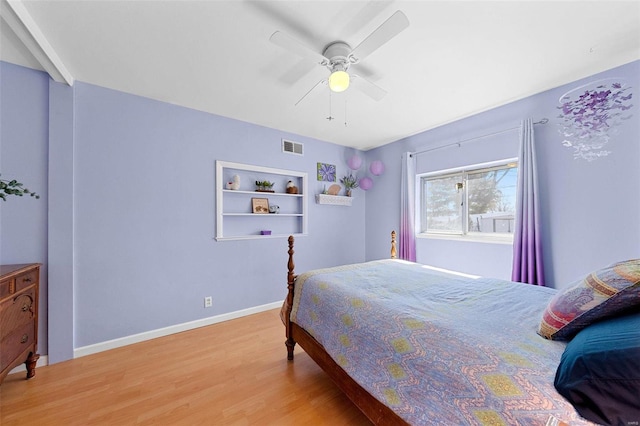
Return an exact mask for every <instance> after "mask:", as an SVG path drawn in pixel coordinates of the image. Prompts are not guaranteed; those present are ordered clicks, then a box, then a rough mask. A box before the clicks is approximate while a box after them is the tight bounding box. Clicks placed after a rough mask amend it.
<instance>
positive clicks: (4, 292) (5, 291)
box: [0, 278, 16, 300]
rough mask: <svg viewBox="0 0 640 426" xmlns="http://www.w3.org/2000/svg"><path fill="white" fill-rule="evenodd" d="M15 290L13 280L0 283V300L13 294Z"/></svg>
mask: <svg viewBox="0 0 640 426" xmlns="http://www.w3.org/2000/svg"><path fill="white" fill-rule="evenodd" d="M15 288H16V281H15V280H14V279H13V278H9V279H8V280H2V281H0V300H2V299H4V298H5V297H6V296H8V295H10V294H11V293H12V292H14V291H15V290H14V289H15Z"/></svg>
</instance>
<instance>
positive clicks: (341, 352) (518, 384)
mask: <svg viewBox="0 0 640 426" xmlns="http://www.w3.org/2000/svg"><path fill="white" fill-rule="evenodd" d="M554 293H555V290H553V289H549V288H544V287H537V286H531V285H526V284H518V283H511V282H508V281H502V280H495V279H484V278H470V277H464V276H460V275H454V274H449V273H446V272H442V271H438V270H434V269H430V268H428V267H425V266H424V265H419V264H414V263H409V262H404V261H400V260H380V261H374V262H368V263H362V264H356V265H348V266H342V267H336V268H329V269H322V270H315V271H310V272H308V273H305V274H301V275H300V276H299V277H298V278H297V281H296V292H295V298H294V303H293V310H292V313H291V319H292V321H293V322H295V323H297V324H298V325H300V326H302V327H303V328H304V329H306V330H307V331H308V332H309V333H310V334H311V335H312V336H313V337H314V338H315V339H316V340H318V341H319V342H320V343H321V344H322V345H323V346H324V347H325V349H326V350H327V352H328V353H329V355H330V356H331V357H332V358H333V359H334V360H335V361H336V362H337V363H338V364H339V365H340V366H341V367H342V368H343V369H344V370H345V371H346V372H347V373H348V374H349V375H350V376H351V377H353V378H354V379H355V380H356V381H357V382H358V383H359V384H360V385H361V386H362V387H364V388H365V389H366V390H367V391H368V392H369V393H371V394H372V395H373V396H375V397H376V398H377V399H379V400H380V401H381V402H383V403H385V404H386V405H387V406H389V407H391V408H392V409H393V410H394V411H395V412H396V413H398V414H399V415H400V416H401V417H402V418H404V419H405V420H407V421H408V422H409V423H411V424H415V425H432V424H443V425H476V424H478V425H545V424H546V423H547V421H548V420H549V418H550V416H554V417H556V418H557V419H560V420H563V421H565V422H567V423H570V424H571V425H581V424H590V423H588V422H586V421H584V420H582V419H581V418H580V417H579V416H578V415H577V414H576V412H575V410H574V409H573V407H572V406H571V405H570V404H569V403H568V402H566V401H565V400H564V399H563V398H562V397H561V396H560V395H559V394H558V393H557V392H556V391H555V389H554V387H553V379H554V375H555V371H556V368H557V365H558V363H559V360H560V356H561V354H562V352H563V350H564V345H565V344H564V343H562V342H555V341H550V340H545V339H543V338H542V337H540V336H538V335H537V334H536V328H537V326H538V323H539V320H540V315H541V313H542V311H543V310H544V307H545V306H546V304H547V302H548V301H549V299H551V297H552V296H553V295H554Z"/></svg>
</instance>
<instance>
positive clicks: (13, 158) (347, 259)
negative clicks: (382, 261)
mask: <svg viewBox="0 0 640 426" xmlns="http://www.w3.org/2000/svg"><path fill="white" fill-rule="evenodd" d="M0 66H1V67H2V68H1V70H2V71H3V74H2V84H3V86H2V88H3V90H2V98H1V99H2V105H3V106H4V108H3V110H2V121H1V123H2V135H3V144H2V151H1V152H2V156H3V158H2V172H3V173H6V174H7V175H9V174H10V173H11V174H13V173H15V174H16V175H18V176H19V177H20V178H21V179H22V180H24V181H25V182H29V183H32V182H33V184H32V185H31V186H32V187H33V189H35V190H37V191H38V192H40V193H41V194H42V195H43V198H42V199H41V200H38V201H36V200H30V199H23V200H16V202H14V200H11V201H10V202H8V203H6V204H5V205H4V206H2V218H3V223H2V247H3V252H2V258H1V260H2V261H3V262H5V263H8V262H31V261H38V262H42V263H44V264H45V266H47V263H49V264H48V266H49V271H50V275H49V281H50V282H49V286H48V288H49V289H50V290H51V292H50V294H49V295H48V299H49V300H50V301H55V305H56V306H55V308H53V309H52V313H53V314H52V315H51V316H50V317H49V328H50V331H51V334H50V337H51V338H52V339H55V344H52V347H54V348H53V349H52V351H53V353H52V354H51V355H50V361H52V362H57V361H61V360H63V359H68V358H70V357H71V356H72V354H73V349H74V348H79V347H83V346H86V345H91V344H94V343H100V342H104V341H107V340H110V339H115V338H119V337H126V336H129V335H132V334H136V333H141V332H145V331H151V330H156V329H159V328H162V327H166V326H171V325H177V324H182V323H185V322H188V321H194V320H198V319H202V318H207V317H211V316H215V315H219V314H225V313H230V312H234V311H237V310H241V309H246V308H251V307H255V306H260V305H264V304H268V303H273V302H280V301H281V300H283V299H284V296H285V294H286V260H287V257H286V256H287V255H286V251H287V243H286V240H285V239H284V238H274V239H265V240H248V241H225V242H216V241H215V240H214V239H213V237H214V235H215V193H214V192H215V191H214V188H215V181H214V177H215V161H216V160H218V159H219V160H226V161H234V162H241V163H247V164H256V165H263V166H267V167H275V168H282V169H292V170H298V171H304V172H307V173H308V174H309V192H310V194H309V195H310V197H309V200H308V203H309V205H308V207H309V208H308V213H309V235H308V236H306V237H299V238H298V239H297V241H296V266H297V270H298V271H301V270H304V269H310V268H317V267H325V266H330V265H337V264H344V263H352V262H360V261H363V260H364V256H365V251H364V221H363V220H362V218H363V217H364V204H365V202H364V195H363V194H362V193H360V194H359V195H356V197H355V198H354V202H353V206H352V207H338V206H327V205H317V204H315V201H314V198H313V194H315V193H316V192H318V191H319V188H320V187H321V184H319V183H318V182H316V180H315V170H316V163H317V162H325V163H331V164H335V165H336V166H337V171H338V175H339V176H341V175H342V174H344V173H345V171H346V168H347V167H346V158H348V156H349V155H350V154H351V152H352V150H349V149H346V148H344V147H342V146H338V145H335V144H331V143H327V142H322V141H318V140H314V139H309V138H304V137H300V136H297V135H292V134H288V133H284V132H281V131H278V130H273V129H268V128H264V127H260V126H255V125H252V124H248V123H243V122H240V121H236V120H231V119H227V118H223V117H219V116H214V115H211V114H206V113H203V112H199V111H195V110H191V109H187V108H182V107H177V106H174V105H169V104H166V103H162V102H157V101H153V100H149V99H145V98H141V97H137V96H132V95H128V94H125V93H121V92H116V91H113V90H108V89H104V88H100V87H96V86H92V85H89V84H83V83H81V82H77V83H76V84H75V85H74V87H73V89H71V88H68V87H66V86H61V85H58V84H56V83H53V82H52V83H51V87H49V78H48V77H47V76H46V75H45V74H44V73H41V72H37V71H32V70H29V69H26V68H22V67H18V66H14V65H11V64H6V63H0ZM5 88H11V90H6V89H5ZM49 96H50V97H51V99H48V97H49ZM49 118H50V119H51V122H49ZM48 127H49V128H48ZM14 128H15V129H16V130H14ZM32 132H36V133H37V135H36V136H32V134H31V133H32ZM282 138H286V139H289V140H294V141H298V142H302V143H304V148H305V155H304V156H295V155H291V154H286V153H282V152H281V139H282ZM25 143H27V144H28V145H25ZM49 148H50V149H51V150H52V152H48V149H49ZM11 164H15V166H13V167H11V166H10V165H11ZM27 164H29V165H33V167H30V168H29V169H28V170H27V171H26V172H25V171H23V170H25V167H24V166H25V165H27ZM48 173H50V175H48ZM47 179H50V183H51V184H52V185H51V186H50V194H51V195H53V193H54V192H55V195H56V196H55V197H53V196H51V197H49V198H50V205H49V209H48V210H47ZM54 182H57V183H58V184H57V185H53V183H54ZM319 185H320V186H319ZM28 208H29V209H32V210H33V212H30V211H28V210H27V209H28ZM47 214H48V215H49V218H48V220H49V223H48V226H49V233H48V235H47ZM32 215H33V217H31V216H32ZM23 225H24V228H26V229H25V230H23V231H20V232H19V230H20V228H22V227H23ZM34 233H35V235H34ZM25 235H27V236H28V238H25V237H24V236H25ZM18 243H19V244H20V246H19V247H18V248H19V249H16V246H17V245H18ZM47 244H49V256H48V259H47ZM9 248H11V249H12V251H11V252H9ZM46 275H47V274H46V268H45V274H44V277H45V279H44V283H43V284H44V285H43V294H44V295H47V285H46V284H47V283H46ZM205 296H213V308H209V309H205V308H203V298H204V297H205ZM42 300H43V303H42V305H41V306H42V307H43V309H44V315H43V316H42V318H43V321H44V323H43V324H44V326H46V320H45V319H46V317H47V315H46V308H47V304H46V303H45V301H46V300H47V299H46V298H44V299H42ZM52 303H53V302H52ZM54 311H55V312H54ZM42 330H44V331H43V332H44V334H43V333H41V342H43V343H42V344H41V352H43V353H46V347H47V346H46V343H47V339H46V328H45V327H42ZM43 348H44V349H43Z"/></svg>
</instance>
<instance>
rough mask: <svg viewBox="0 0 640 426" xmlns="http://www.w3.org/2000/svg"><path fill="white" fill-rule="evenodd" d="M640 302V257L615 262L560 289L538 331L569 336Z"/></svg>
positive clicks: (546, 335)
mask: <svg viewBox="0 0 640 426" xmlns="http://www.w3.org/2000/svg"><path fill="white" fill-rule="evenodd" d="M633 306H640V259H634V260H627V261H625V262H619V263H615V264H613V265H611V266H608V267H606V268H604V269H600V270H598V271H595V272H592V273H591V274H589V275H587V276H586V277H585V278H584V279H582V280H579V281H576V282H575V283H573V284H572V285H570V286H568V287H567V288H565V289H562V290H560V292H559V293H557V294H556V295H555V296H554V297H553V299H551V301H550V302H549V304H548V305H547V308H546V309H545V311H544V313H543V314H542V321H541V322H540V327H539V329H538V334H539V335H541V336H542V337H544V338H546V339H552V340H568V339H570V338H571V337H572V336H573V335H574V334H576V333H577V332H578V331H580V330H582V329H583V328H584V327H586V326H587V325H589V324H591V323H593V322H596V321H598V320H601V319H603V318H607V317H611V316H614V315H617V314H619V313H621V312H624V311H627V310H629V309H631V308H632V307H633Z"/></svg>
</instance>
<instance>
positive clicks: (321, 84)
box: [295, 79, 328, 106]
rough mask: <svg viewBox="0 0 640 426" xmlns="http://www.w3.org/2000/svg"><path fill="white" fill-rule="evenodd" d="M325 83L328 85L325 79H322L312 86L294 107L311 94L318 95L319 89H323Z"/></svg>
mask: <svg viewBox="0 0 640 426" xmlns="http://www.w3.org/2000/svg"><path fill="white" fill-rule="evenodd" d="M327 83H328V81H327V79H323V80H320V81H319V82H317V83H316V85H315V86H313V87H312V88H311V89H310V90H309V91H308V92H307V93H305V94H304V96H303V97H301V98H300V99H299V100H298V102H296V104H295V106H298V104H299V103H300V102H302V101H303V100H304V99H305V98H306V97H307V96H309V95H310V94H311V93H313V94H314V95H315V94H316V93H319V92H320V89H322V88H324V87H325V86H326V85H327Z"/></svg>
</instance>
